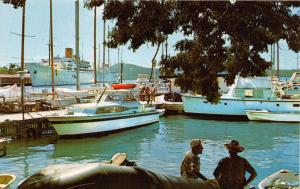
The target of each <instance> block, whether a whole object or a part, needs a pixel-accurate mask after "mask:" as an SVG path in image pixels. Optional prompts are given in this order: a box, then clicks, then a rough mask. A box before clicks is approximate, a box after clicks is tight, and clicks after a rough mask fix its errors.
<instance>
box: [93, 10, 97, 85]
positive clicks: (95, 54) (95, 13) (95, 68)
mask: <svg viewBox="0 0 300 189" xmlns="http://www.w3.org/2000/svg"><path fill="white" fill-rule="evenodd" d="M96 21H97V7H96V6H95V9H94V83H95V84H96V83H97V63H96V61H97V52H96V37H97V25H96V24H97V22H96Z"/></svg>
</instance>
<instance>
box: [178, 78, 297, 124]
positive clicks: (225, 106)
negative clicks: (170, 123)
mask: <svg viewBox="0 0 300 189" xmlns="http://www.w3.org/2000/svg"><path fill="white" fill-rule="evenodd" d="M182 99H183V106H184V111H185V112H186V113H188V114H197V115H206V116H212V115H213V116H217V117H219V118H230V117H235V118H242V119H247V116H246V110H249V109H252V110H255V109H265V110H268V111H272V112H299V111H300V109H299V107H300V99H284V98H280V97H277V96H276V95H275V93H274V90H273V85H272V81H271V79H270V78H266V77H255V78H242V77H237V78H236V80H235V84H233V85H232V86H231V87H230V89H229V91H228V93H227V94H223V95H222V96H221V99H220V100H219V103H217V104H211V103H210V102H208V101H207V99H206V97H204V96H201V95H193V94H185V95H183V97H182Z"/></svg>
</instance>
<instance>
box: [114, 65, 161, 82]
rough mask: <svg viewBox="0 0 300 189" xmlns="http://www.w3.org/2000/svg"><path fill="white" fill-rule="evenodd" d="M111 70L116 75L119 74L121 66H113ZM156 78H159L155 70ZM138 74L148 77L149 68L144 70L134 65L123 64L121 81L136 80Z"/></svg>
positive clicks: (157, 71)
mask: <svg viewBox="0 0 300 189" xmlns="http://www.w3.org/2000/svg"><path fill="white" fill-rule="evenodd" d="M111 70H112V71H113V72H116V73H120V70H121V64H114V65H112V66H111ZM155 71H156V77H159V70H158V69H156V70H155ZM138 74H147V75H148V77H150V74H151V68H145V67H141V66H137V65H134V64H125V63H124V64H123V77H124V78H123V79H124V80H136V79H137V76H138Z"/></svg>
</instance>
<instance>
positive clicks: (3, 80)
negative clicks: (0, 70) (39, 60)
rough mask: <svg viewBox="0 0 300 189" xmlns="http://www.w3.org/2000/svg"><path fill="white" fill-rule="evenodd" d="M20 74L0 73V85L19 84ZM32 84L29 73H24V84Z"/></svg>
mask: <svg viewBox="0 0 300 189" xmlns="http://www.w3.org/2000/svg"><path fill="white" fill-rule="evenodd" d="M20 82H21V80H20V75H19V74H0V86H6V85H14V84H17V85H18V86H20ZM31 84H32V82H31V77H30V74H25V75H24V85H25V86H30V85H31Z"/></svg>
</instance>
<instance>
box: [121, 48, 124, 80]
mask: <svg viewBox="0 0 300 189" xmlns="http://www.w3.org/2000/svg"><path fill="white" fill-rule="evenodd" d="M123 66H124V65H123V50H122V49H121V83H123V69H124V68H123Z"/></svg>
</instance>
